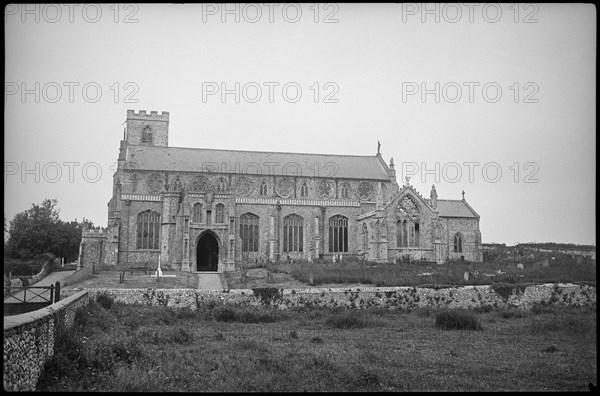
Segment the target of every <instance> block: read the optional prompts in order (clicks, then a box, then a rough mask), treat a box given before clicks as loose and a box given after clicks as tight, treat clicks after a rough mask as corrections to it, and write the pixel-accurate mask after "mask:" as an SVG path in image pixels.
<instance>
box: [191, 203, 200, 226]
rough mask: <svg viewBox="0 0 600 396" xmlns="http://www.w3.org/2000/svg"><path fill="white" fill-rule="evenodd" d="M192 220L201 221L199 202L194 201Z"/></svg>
mask: <svg viewBox="0 0 600 396" xmlns="http://www.w3.org/2000/svg"><path fill="white" fill-rule="evenodd" d="M192 221H193V222H194V223H202V204H201V203H200V202H196V203H195V204H194V206H193V208H192Z"/></svg>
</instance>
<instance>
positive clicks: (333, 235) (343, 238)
mask: <svg viewBox="0 0 600 396" xmlns="http://www.w3.org/2000/svg"><path fill="white" fill-rule="evenodd" d="M329 251H330V252H332V253H346V252H348V218H347V217H344V216H342V215H336V216H333V217H331V218H329Z"/></svg>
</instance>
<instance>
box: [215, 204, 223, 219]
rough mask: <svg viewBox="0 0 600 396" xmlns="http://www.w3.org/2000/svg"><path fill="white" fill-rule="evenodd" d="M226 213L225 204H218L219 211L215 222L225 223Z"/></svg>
mask: <svg viewBox="0 0 600 396" xmlns="http://www.w3.org/2000/svg"><path fill="white" fill-rule="evenodd" d="M224 213H225V205H223V204H217V213H216V214H215V223H217V224H223V223H224V222H225V220H224Z"/></svg>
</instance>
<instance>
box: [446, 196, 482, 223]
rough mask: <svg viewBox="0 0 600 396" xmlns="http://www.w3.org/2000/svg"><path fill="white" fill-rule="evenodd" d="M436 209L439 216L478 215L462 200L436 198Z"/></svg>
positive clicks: (477, 216)
mask: <svg viewBox="0 0 600 396" xmlns="http://www.w3.org/2000/svg"><path fill="white" fill-rule="evenodd" d="M437 210H438V213H439V215H440V217H471V218H479V215H478V214H477V213H476V212H475V211H474V210H473V208H471V206H470V205H469V204H468V203H467V202H466V201H463V200H450V199H438V201H437Z"/></svg>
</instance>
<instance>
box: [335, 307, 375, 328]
mask: <svg viewBox="0 0 600 396" xmlns="http://www.w3.org/2000/svg"><path fill="white" fill-rule="evenodd" d="M325 322H326V323H327V324H328V325H329V326H331V327H335V328H338V329H359V328H362V327H369V326H382V325H383V324H384V323H383V321H382V320H380V319H377V318H373V317H371V316H370V315H368V314H367V313H364V312H359V311H355V310H351V311H347V312H343V313H341V314H334V315H333V316H330V317H329V318H328V319H327V320H326V321H325Z"/></svg>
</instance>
